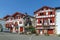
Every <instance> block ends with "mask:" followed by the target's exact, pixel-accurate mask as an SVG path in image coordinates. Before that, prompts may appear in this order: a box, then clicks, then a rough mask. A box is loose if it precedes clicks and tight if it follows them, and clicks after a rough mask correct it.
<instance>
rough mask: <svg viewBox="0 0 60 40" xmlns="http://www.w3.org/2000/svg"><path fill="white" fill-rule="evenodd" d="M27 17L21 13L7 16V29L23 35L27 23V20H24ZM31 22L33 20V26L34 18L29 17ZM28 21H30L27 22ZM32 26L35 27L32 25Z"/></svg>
mask: <svg viewBox="0 0 60 40" xmlns="http://www.w3.org/2000/svg"><path fill="white" fill-rule="evenodd" d="M25 16H26V14H22V13H19V12H16V13H14V14H13V15H7V16H5V17H4V19H5V20H6V22H5V27H6V28H8V29H9V30H10V32H14V33H15V32H18V33H23V32H25V27H26V26H25V23H27V22H26V18H24V17H25ZM28 16H29V18H30V20H31V24H32V23H33V18H34V17H32V16H30V15H28ZM27 21H28V20H27ZM32 26H34V25H33V24H32Z"/></svg>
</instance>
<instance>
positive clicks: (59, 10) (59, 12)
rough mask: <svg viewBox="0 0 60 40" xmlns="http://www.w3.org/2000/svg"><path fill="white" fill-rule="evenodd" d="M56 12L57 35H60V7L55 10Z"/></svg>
mask: <svg viewBox="0 0 60 40" xmlns="http://www.w3.org/2000/svg"><path fill="white" fill-rule="evenodd" d="M55 9H56V11H55V13H56V34H60V7H56V8H55Z"/></svg>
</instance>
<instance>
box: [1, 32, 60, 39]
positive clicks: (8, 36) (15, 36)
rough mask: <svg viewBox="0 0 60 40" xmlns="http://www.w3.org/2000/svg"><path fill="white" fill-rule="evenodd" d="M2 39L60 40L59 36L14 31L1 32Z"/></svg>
mask: <svg viewBox="0 0 60 40" xmlns="http://www.w3.org/2000/svg"><path fill="white" fill-rule="evenodd" d="M0 40H60V37H58V36H44V35H39V36H36V35H24V34H23V35H22V34H14V33H6V32H0Z"/></svg>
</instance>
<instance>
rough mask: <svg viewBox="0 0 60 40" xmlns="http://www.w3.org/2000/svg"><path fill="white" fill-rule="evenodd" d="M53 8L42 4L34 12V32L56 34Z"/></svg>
mask: <svg viewBox="0 0 60 40" xmlns="http://www.w3.org/2000/svg"><path fill="white" fill-rule="evenodd" d="M55 15H56V14H55V8H51V7H48V6H43V7H42V8H40V9H38V10H36V11H35V12H34V17H35V18H36V32H37V33H38V34H41V35H42V34H45V33H48V34H56V27H55Z"/></svg>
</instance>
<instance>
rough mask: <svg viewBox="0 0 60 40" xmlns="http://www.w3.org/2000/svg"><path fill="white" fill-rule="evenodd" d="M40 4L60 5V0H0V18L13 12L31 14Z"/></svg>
mask: <svg viewBox="0 0 60 40" xmlns="http://www.w3.org/2000/svg"><path fill="white" fill-rule="evenodd" d="M42 6H50V7H60V0H0V18H3V17H4V16H6V15H8V14H9V15H12V14H14V13H15V12H21V13H25V12H27V13H28V14H29V15H32V16H33V15H34V13H33V12H34V11H36V10H37V9H39V8H41V7H42Z"/></svg>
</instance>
